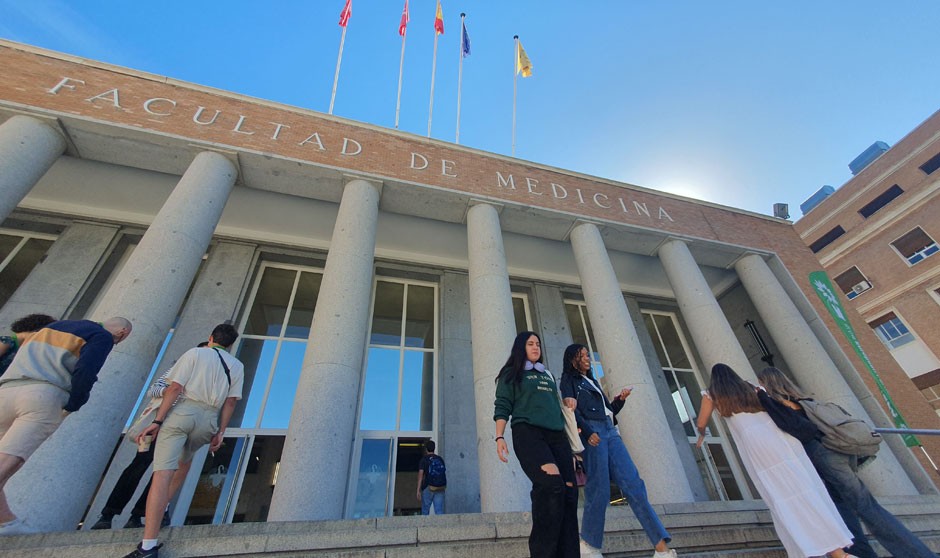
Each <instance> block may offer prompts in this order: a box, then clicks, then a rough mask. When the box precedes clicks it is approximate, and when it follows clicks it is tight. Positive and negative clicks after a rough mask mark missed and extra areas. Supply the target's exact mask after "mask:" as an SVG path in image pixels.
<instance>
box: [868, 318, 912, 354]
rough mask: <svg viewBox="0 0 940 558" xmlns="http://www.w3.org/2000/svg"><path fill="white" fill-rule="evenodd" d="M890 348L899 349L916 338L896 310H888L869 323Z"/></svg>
mask: <svg viewBox="0 0 940 558" xmlns="http://www.w3.org/2000/svg"><path fill="white" fill-rule="evenodd" d="M868 325H869V326H871V328H872V329H873V330H874V331H875V335H877V336H878V339H881V342H882V343H884V344H885V346H886V347H888V349H889V350H890V349H897V348H898V347H900V346H902V345H906V344H908V343H910V342H911V341H913V340H914V335H913V334H912V333H911V332H910V330H908V329H907V326H906V325H904V322H902V321H901V319H900V318H899V317H898V316H897V314H895V313H894V312H888V313H887V314H885V315H884V316H882V317H880V318H878V319H877V320H875V321H873V322H869V324H868Z"/></svg>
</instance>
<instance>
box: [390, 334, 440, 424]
mask: <svg viewBox="0 0 940 558" xmlns="http://www.w3.org/2000/svg"><path fill="white" fill-rule="evenodd" d="M433 409H434V354H433V353H425V352H419V351H405V365H404V369H403V371H402V386H401V425H400V426H399V427H398V429H399V430H411V431H414V430H431V428H432V426H433V425H432V420H431V416H432V412H433Z"/></svg>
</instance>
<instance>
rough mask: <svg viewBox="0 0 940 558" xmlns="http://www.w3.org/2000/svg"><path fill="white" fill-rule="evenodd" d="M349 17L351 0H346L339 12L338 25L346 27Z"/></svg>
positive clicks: (350, 15)
mask: <svg viewBox="0 0 940 558" xmlns="http://www.w3.org/2000/svg"><path fill="white" fill-rule="evenodd" d="M350 17H352V0H346V5H345V6H344V7H343V11H342V12H340V14H339V26H340V27H346V24H347V23H349V18H350Z"/></svg>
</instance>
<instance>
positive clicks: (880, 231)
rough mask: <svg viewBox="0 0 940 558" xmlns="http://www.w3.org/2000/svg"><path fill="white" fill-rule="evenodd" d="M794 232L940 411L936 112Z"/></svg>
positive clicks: (939, 144)
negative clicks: (813, 253) (814, 254)
mask: <svg viewBox="0 0 940 558" xmlns="http://www.w3.org/2000/svg"><path fill="white" fill-rule="evenodd" d="M794 227H795V228H796V230H797V232H798V233H799V235H800V237H801V238H802V239H803V240H804V242H806V244H807V246H809V247H810V249H811V250H812V251H813V252H815V253H816V255H817V257H818V258H819V261H820V263H822V265H823V268H824V269H825V270H826V272H827V273H828V274H829V276H830V277H831V278H832V279H833V280H834V282H835V283H836V284H837V285H838V287H839V289H840V290H841V291H842V294H843V295H845V301H846V305H847V306H850V307H853V308H855V309H856V310H858V312H859V314H861V315H862V318H863V319H864V320H865V322H866V323H867V324H868V327H867V328H866V329H867V330H870V331H871V332H872V333H874V336H876V337H877V338H878V339H879V340H880V341H881V343H883V344H884V346H885V348H887V349H888V351H889V352H890V353H891V356H892V357H894V359H895V360H896V361H897V363H898V365H899V366H900V367H901V368H902V369H903V370H904V372H905V373H906V374H907V376H908V377H910V379H911V381H912V382H913V383H914V385H915V386H917V389H919V390H920V391H921V393H922V394H923V395H924V397H926V399H927V401H928V402H929V403H930V404H931V405H932V406H933V408H934V409H936V410H937V412H938V413H940V358H938V357H940V254H938V252H940V246H938V244H937V242H938V240H940V111H938V112H936V113H934V114H933V115H932V116H931V117H930V118H928V119H927V120H926V121H925V122H923V123H922V124H921V125H920V126H918V127H917V128H915V129H914V130H913V131H912V132H910V133H909V134H908V135H907V136H906V137H904V138H903V139H902V140H901V141H899V142H898V143H897V144H896V145H894V146H893V147H891V148H890V149H888V150H887V151H886V152H884V153H883V154H882V155H881V156H880V157H878V158H877V159H875V160H874V161H872V162H871V163H869V164H868V166H866V167H865V168H864V169H863V170H861V171H860V172H858V173H857V174H856V175H855V176H854V177H853V178H852V179H851V180H849V181H848V182H846V183H845V184H843V185H842V187H841V188H839V189H838V190H837V191H835V192H834V193H832V194H831V195H829V196H828V197H827V198H826V199H824V200H823V201H821V202H819V203H818V204H817V205H816V206H815V207H814V208H813V209H811V210H810V211H809V212H808V213H807V214H806V215H805V216H804V217H803V218H802V219H800V220H799V221H797V222H796V224H795V225H794ZM866 335H867V334H866ZM902 412H903V409H902Z"/></svg>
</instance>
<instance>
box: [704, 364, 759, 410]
mask: <svg viewBox="0 0 940 558" xmlns="http://www.w3.org/2000/svg"><path fill="white" fill-rule="evenodd" d="M708 395H709V396H710V397H711V398H712V401H714V402H715V408H717V409H718V414H720V415H721V416H723V417H730V416H731V415H733V414H735V413H758V412H760V411H763V410H764V408H763V407H762V406H761V404H760V400H759V399H757V392H756V391H755V388H754V386H752V385H751V384H749V383H747V382H745V381H744V380H742V379H741V377H740V376H738V374H737V373H736V372H735V371H734V370H732V368H731V367H730V366H728V365H727V364H722V363H720V362H719V363H718V364H716V365H715V366H712V380H711V383H710V384H709V385H708Z"/></svg>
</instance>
